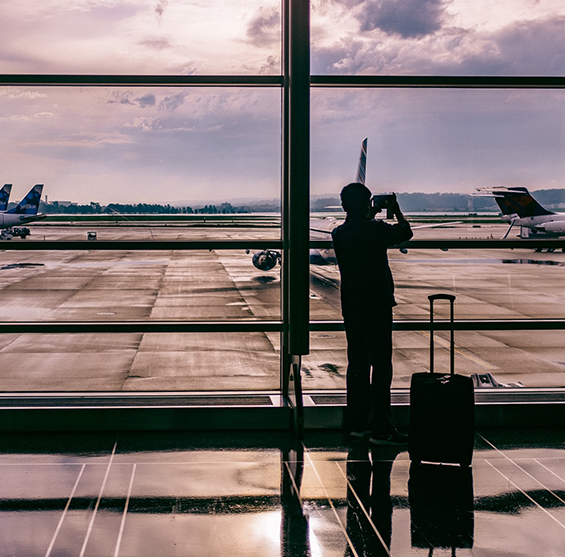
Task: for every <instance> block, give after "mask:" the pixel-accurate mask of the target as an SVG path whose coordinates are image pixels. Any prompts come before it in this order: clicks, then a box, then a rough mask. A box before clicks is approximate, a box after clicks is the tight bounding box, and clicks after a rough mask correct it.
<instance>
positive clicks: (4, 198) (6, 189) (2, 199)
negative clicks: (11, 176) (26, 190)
mask: <svg viewBox="0 0 565 557" xmlns="http://www.w3.org/2000/svg"><path fill="white" fill-rule="evenodd" d="M11 191H12V184H4V185H3V186H2V189H1V190H0V213H2V212H4V211H6V209H7V208H8V201H10V192H11Z"/></svg>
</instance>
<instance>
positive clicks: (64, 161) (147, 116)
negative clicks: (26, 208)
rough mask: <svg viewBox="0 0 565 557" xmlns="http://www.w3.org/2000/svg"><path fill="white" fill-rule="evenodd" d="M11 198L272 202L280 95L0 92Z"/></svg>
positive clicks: (0, 145)
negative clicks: (39, 193) (39, 189)
mask: <svg viewBox="0 0 565 557" xmlns="http://www.w3.org/2000/svg"><path fill="white" fill-rule="evenodd" d="M0 120H2V124H3V126H2V127H3V133H2V137H1V138H0V149H1V150H2V152H3V154H4V161H5V163H4V164H3V169H2V170H3V175H2V176H3V177H2V179H3V180H5V181H9V182H12V183H13V184H14V189H13V191H12V196H13V198H14V199H18V195H21V196H22V197H23V195H25V192H24V191H23V190H25V187H27V186H28V184H29V187H31V185H33V184H34V183H38V182H41V183H44V184H45V189H44V191H43V194H44V195H46V196H47V197H48V200H49V201H55V200H61V201H72V202H75V203H80V204H88V203H90V202H91V201H93V202H98V203H102V204H107V203H162V204H163V203H169V204H177V205H178V204H179V202H182V203H184V204H188V205H193V206H194V205H197V204H201V205H202V204H210V203H212V202H217V203H218V204H221V203H222V202H229V201H230V200H231V201H233V200H240V201H242V200H243V204H244V203H245V200H249V198H250V197H264V198H265V199H267V200H270V201H271V203H273V204H275V203H276V200H277V199H279V198H280V149H281V147H280V129H281V128H280V126H281V124H280V91H279V90H278V89H254V88H249V89H247V88H245V89H236V88H205V89H201V88H176V87H171V88H131V89H127V88H105V87H84V88H69V87H29V88H28V87H4V88H0Z"/></svg>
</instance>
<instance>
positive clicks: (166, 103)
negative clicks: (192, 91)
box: [159, 91, 188, 112]
mask: <svg viewBox="0 0 565 557" xmlns="http://www.w3.org/2000/svg"><path fill="white" fill-rule="evenodd" d="M187 95H188V93H187V92H184V91H181V92H180V93H177V94H176V95H171V96H170V97H165V98H164V99H163V100H162V101H161V102H160V103H159V110H166V111H167V112H174V111H175V110H177V108H180V107H181V106H182V105H183V104H184V99H185V98H186V96H187Z"/></svg>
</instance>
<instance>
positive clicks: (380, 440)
mask: <svg viewBox="0 0 565 557" xmlns="http://www.w3.org/2000/svg"><path fill="white" fill-rule="evenodd" d="M369 443H371V444H372V445H379V446H387V447H405V446H406V445H408V435H403V434H402V433H398V431H395V432H394V433H390V434H389V435H384V436H378V437H377V436H373V437H371V438H370V439H369Z"/></svg>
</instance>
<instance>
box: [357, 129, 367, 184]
mask: <svg viewBox="0 0 565 557" xmlns="http://www.w3.org/2000/svg"><path fill="white" fill-rule="evenodd" d="M366 172H367V138H365V139H364V140H363V142H362V143H361V154H360V155H359V165H358V166H357V175H356V176H355V181H356V182H359V183H360V184H363V185H365V175H366Z"/></svg>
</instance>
